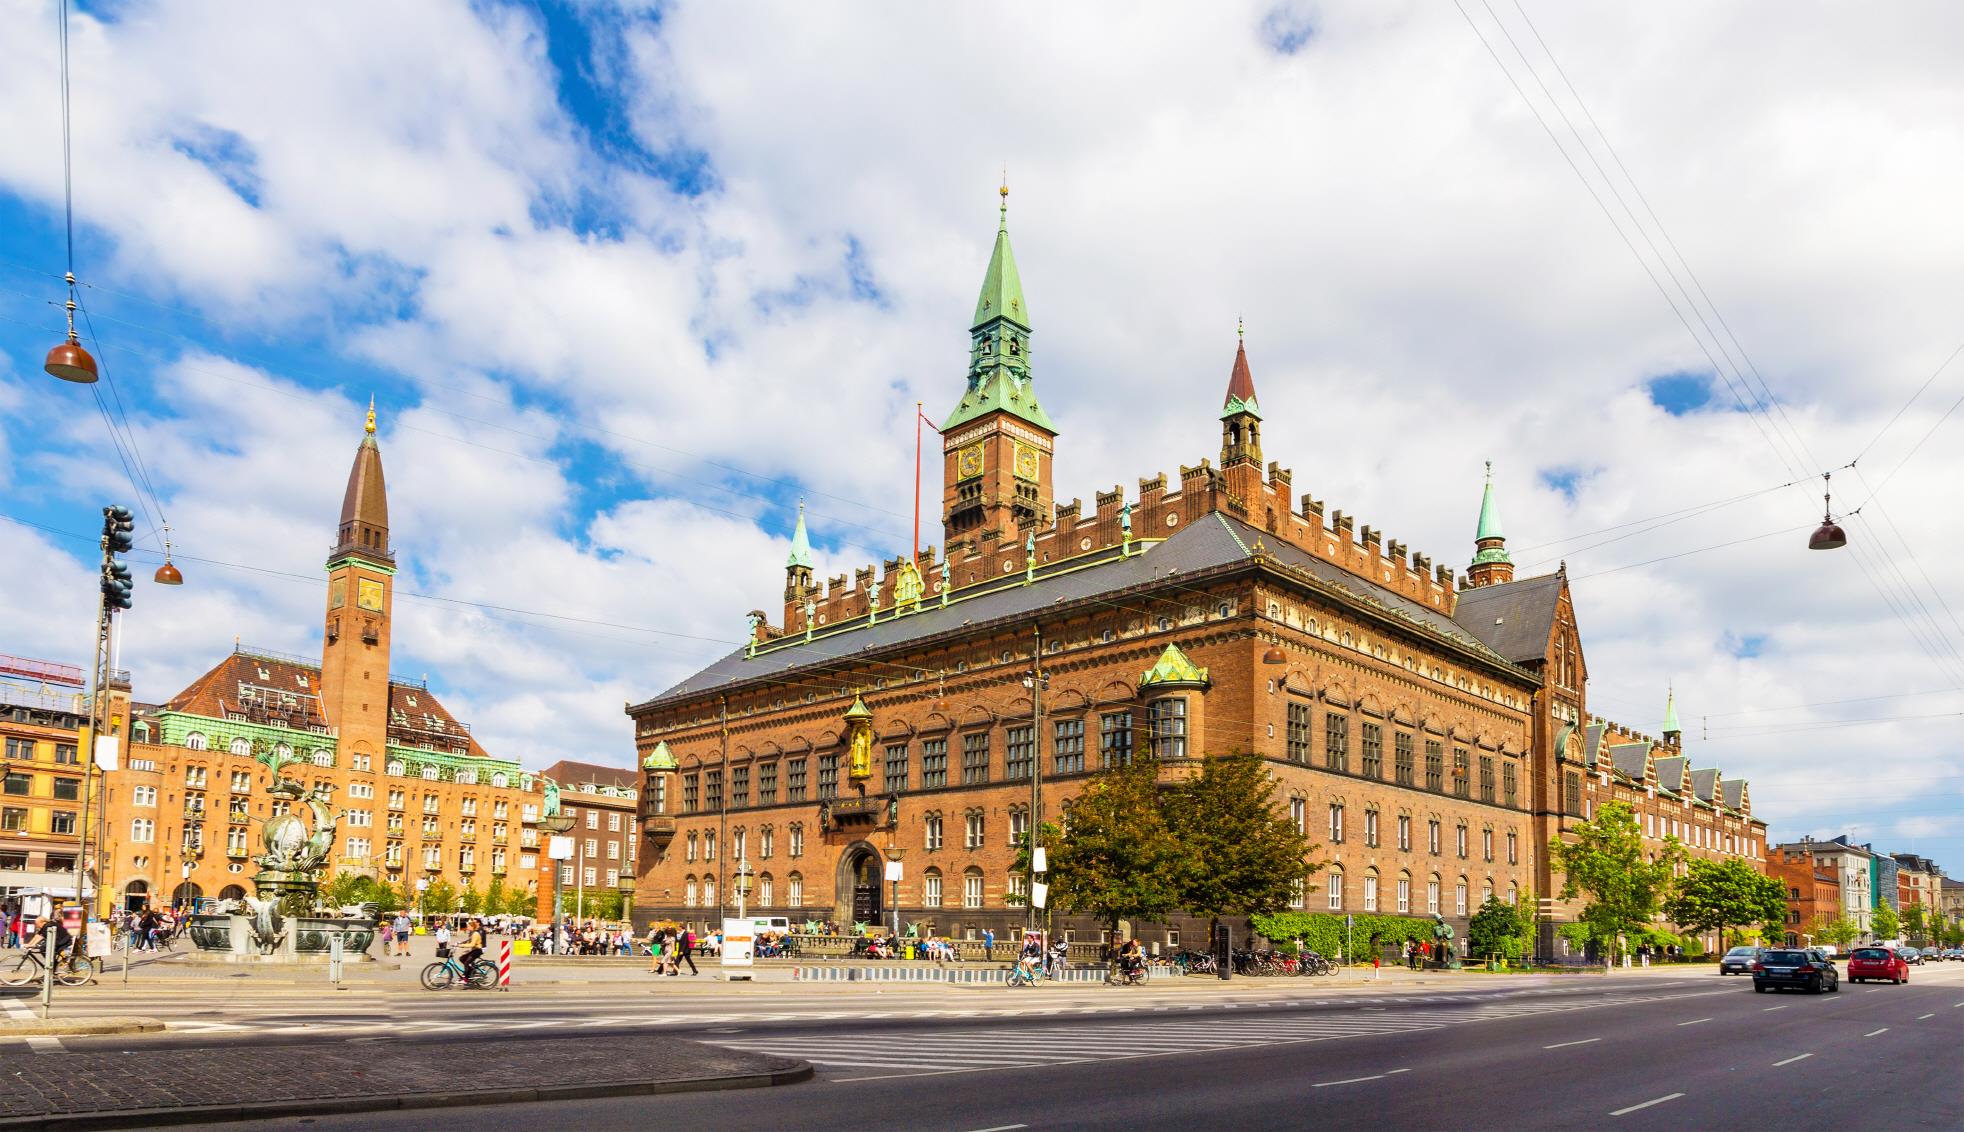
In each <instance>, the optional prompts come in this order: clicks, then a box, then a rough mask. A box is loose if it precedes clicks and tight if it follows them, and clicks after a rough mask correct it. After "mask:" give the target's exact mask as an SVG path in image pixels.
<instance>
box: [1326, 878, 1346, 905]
mask: <svg viewBox="0 0 1964 1132" xmlns="http://www.w3.org/2000/svg"><path fill="white" fill-rule="evenodd" d="M1325 887H1327V888H1328V889H1329V890H1330V891H1329V902H1328V907H1329V909H1330V911H1332V912H1341V911H1343V874H1342V873H1339V872H1332V873H1331V874H1330V883H1329V884H1328V885H1326V886H1325Z"/></svg>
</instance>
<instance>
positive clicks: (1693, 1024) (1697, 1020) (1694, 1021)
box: [1678, 1018, 1711, 1026]
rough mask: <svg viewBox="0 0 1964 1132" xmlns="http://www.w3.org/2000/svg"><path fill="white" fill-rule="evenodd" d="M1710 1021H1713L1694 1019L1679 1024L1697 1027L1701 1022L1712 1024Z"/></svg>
mask: <svg viewBox="0 0 1964 1132" xmlns="http://www.w3.org/2000/svg"><path fill="white" fill-rule="evenodd" d="M1710 1021H1711V1019H1710V1018H1693V1019H1692V1020H1691V1021H1689V1022H1679V1023H1678V1025H1680V1026H1696V1025H1697V1024H1698V1023H1700V1022H1710Z"/></svg>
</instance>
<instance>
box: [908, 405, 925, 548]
mask: <svg viewBox="0 0 1964 1132" xmlns="http://www.w3.org/2000/svg"><path fill="white" fill-rule="evenodd" d="M922 404H923V403H922V402H920V401H916V402H914V557H913V558H911V559H909V561H911V562H913V564H914V568H915V569H916V570H918V569H920V565H921V422H922V421H924V420H926V419H927V414H926V413H925V412H922Z"/></svg>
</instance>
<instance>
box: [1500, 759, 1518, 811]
mask: <svg viewBox="0 0 1964 1132" xmlns="http://www.w3.org/2000/svg"><path fill="white" fill-rule="evenodd" d="M1500 797H1501V801H1503V802H1505V803H1507V804H1508V805H1510V806H1519V805H1520V804H1521V782H1520V774H1519V773H1518V772H1517V771H1516V769H1515V767H1514V764H1513V763H1511V762H1509V763H1502V764H1501V766H1500Z"/></svg>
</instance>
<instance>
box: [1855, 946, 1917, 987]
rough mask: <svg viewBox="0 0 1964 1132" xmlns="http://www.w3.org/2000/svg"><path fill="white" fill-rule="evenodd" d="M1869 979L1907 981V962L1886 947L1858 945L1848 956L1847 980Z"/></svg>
mask: <svg viewBox="0 0 1964 1132" xmlns="http://www.w3.org/2000/svg"><path fill="white" fill-rule="evenodd" d="M1870 979H1887V980H1889V981H1890V982H1892V983H1906V982H1909V964H1907V963H1905V962H1903V960H1902V957H1901V956H1899V955H1897V954H1896V953H1895V952H1893V951H1891V950H1889V949H1888V948H1886V947H1858V948H1856V949H1855V953H1854V954H1853V955H1850V956H1849V957H1848V981H1849V982H1851V983H1860V982H1866V981H1868V980H1870Z"/></svg>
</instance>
